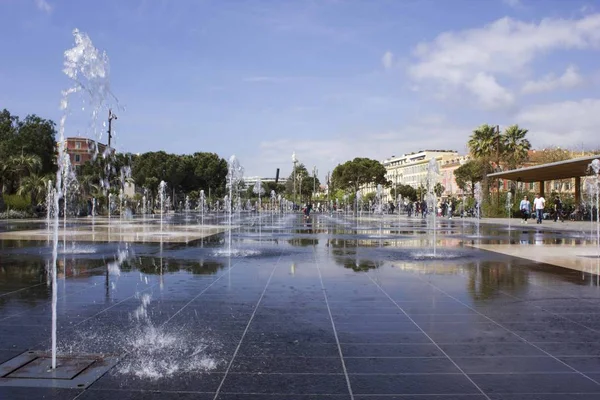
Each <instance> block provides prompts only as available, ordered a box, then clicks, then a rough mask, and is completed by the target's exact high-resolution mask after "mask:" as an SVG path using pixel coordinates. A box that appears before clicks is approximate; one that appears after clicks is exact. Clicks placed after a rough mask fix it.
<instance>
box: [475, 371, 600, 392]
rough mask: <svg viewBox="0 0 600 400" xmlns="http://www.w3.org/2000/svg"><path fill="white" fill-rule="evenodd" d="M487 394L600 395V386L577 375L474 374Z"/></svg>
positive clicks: (477, 382)
mask: <svg viewBox="0 0 600 400" xmlns="http://www.w3.org/2000/svg"><path fill="white" fill-rule="evenodd" d="M470 377H471V379H473V381H475V383H476V384H477V385H479V387H481V389H482V390H483V391H484V392H486V393H503V394H504V393H506V394H508V393H515V394H518V393H600V385H598V384H596V383H594V382H592V381H590V380H589V379H586V378H585V377H583V376H581V375H580V374H577V373H553V374H552V373H548V374H492V375H489V374H472V375H470Z"/></svg>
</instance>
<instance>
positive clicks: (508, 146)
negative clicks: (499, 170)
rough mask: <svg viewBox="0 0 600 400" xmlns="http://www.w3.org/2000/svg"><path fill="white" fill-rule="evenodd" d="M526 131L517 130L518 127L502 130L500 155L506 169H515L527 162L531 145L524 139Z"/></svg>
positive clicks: (513, 126)
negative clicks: (501, 154)
mask: <svg viewBox="0 0 600 400" xmlns="http://www.w3.org/2000/svg"><path fill="white" fill-rule="evenodd" d="M527 132H528V131H527V129H522V128H519V125H511V126H509V127H508V128H506V129H505V130H504V133H503V134H502V137H501V141H502V144H501V146H502V150H503V151H502V153H503V157H502V158H503V160H504V161H505V162H506V164H507V166H508V169H515V168H517V167H519V166H521V165H522V164H523V162H524V161H526V160H527V157H528V154H529V150H531V143H530V142H529V140H527V139H525V136H526V135H527Z"/></svg>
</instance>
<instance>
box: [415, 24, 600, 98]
mask: <svg viewBox="0 0 600 400" xmlns="http://www.w3.org/2000/svg"><path fill="white" fill-rule="evenodd" d="M599 47H600V14H599V13H596V14H592V15H587V16H584V17H582V18H579V19H557V18H547V19H543V20H541V21H540V22H538V23H529V22H522V21H518V20H515V19H512V18H508V17H505V18H501V19H499V20H497V21H494V22H493V23H491V24H488V25H486V26H484V27H482V28H475V29H468V30H463V31H458V32H445V33H442V34H440V35H439V36H438V37H437V38H435V39H434V40H433V41H431V42H425V43H421V44H419V45H418V46H417V47H416V49H415V51H414V57H415V58H416V61H415V62H414V63H413V64H412V65H411V66H409V68H408V73H409V75H410V76H411V77H412V79H413V80H414V81H416V82H418V83H431V84H433V85H434V87H435V89H436V91H438V92H439V91H444V90H453V91H456V90H458V91H459V92H460V91H465V90H466V91H468V92H470V94H471V95H472V96H475V98H476V99H477V100H479V101H481V103H482V104H483V105H484V106H487V107H490V106H498V107H500V106H507V105H510V104H511V101H508V100H510V99H511V98H512V96H513V95H512V94H511V92H510V91H511V89H510V87H511V85H507V87H502V86H500V84H499V83H498V77H500V76H501V77H504V78H506V79H507V80H513V79H515V78H516V77H519V76H520V75H523V74H524V73H525V72H526V71H527V67H528V66H529V65H530V64H531V63H532V62H533V61H534V60H535V59H536V57H539V56H541V55H545V54H547V53H550V52H553V51H558V50H566V49H577V50H585V49H590V48H594V49H597V48H599ZM482 85H483V86H489V87H491V88H492V91H493V92H494V93H495V94H494V95H492V96H490V95H489V94H488V93H484V92H481V91H479V90H478V89H479V87H481V86H482ZM490 97H492V98H495V99H497V100H500V101H492V102H490Z"/></svg>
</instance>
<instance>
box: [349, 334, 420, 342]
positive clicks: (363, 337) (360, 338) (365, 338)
mask: <svg viewBox="0 0 600 400" xmlns="http://www.w3.org/2000/svg"><path fill="white" fill-rule="evenodd" d="M338 338H339V340H340V343H431V340H430V339H429V338H428V337H427V336H426V335H425V334H423V332H338Z"/></svg>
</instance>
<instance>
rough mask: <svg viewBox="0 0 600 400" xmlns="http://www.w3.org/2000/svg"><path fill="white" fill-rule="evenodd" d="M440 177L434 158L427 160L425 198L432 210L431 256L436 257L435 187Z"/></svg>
mask: <svg viewBox="0 0 600 400" xmlns="http://www.w3.org/2000/svg"><path fill="white" fill-rule="evenodd" d="M439 175H440V167H439V165H438V163H437V160H436V159H435V158H432V159H431V160H429V165H428V166H427V197H428V199H427V200H428V201H427V202H428V203H431V207H432V209H433V212H432V214H433V256H434V257H435V256H436V252H437V194H436V193H435V186H436V184H437V181H438V177H439Z"/></svg>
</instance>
